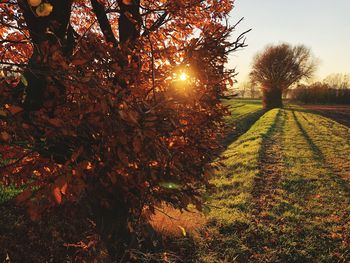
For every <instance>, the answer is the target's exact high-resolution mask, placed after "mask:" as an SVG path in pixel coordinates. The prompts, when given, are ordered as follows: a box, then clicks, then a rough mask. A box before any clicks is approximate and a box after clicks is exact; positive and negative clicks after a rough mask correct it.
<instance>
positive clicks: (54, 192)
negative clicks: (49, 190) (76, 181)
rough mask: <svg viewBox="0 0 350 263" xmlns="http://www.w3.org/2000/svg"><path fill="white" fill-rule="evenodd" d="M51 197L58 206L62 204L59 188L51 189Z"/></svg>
mask: <svg viewBox="0 0 350 263" xmlns="http://www.w3.org/2000/svg"><path fill="white" fill-rule="evenodd" d="M53 196H54V197H55V200H56V202H57V203H58V204H60V203H62V194H61V189H60V188H59V187H55V188H54V189H53Z"/></svg>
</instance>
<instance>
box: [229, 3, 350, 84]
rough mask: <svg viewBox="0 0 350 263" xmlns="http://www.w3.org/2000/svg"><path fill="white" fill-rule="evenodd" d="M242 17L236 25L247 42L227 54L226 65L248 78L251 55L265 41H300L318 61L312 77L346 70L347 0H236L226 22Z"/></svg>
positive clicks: (349, 65) (349, 45) (349, 51)
mask: <svg viewBox="0 0 350 263" xmlns="http://www.w3.org/2000/svg"><path fill="white" fill-rule="evenodd" d="M241 17H244V21H243V22H242V23H241V24H240V25H239V26H238V27H237V29H236V34H235V35H234V36H237V35H238V34H239V33H240V32H243V31H244V30H246V29H249V28H252V29H253V31H251V32H250V33H248V34H247V41H246V43H247V44H248V45H249V46H248V47H246V48H245V49H244V50H242V51H238V52H236V53H234V54H233V55H231V58H230V63H229V66H230V67H236V69H237V71H238V72H239V73H240V74H239V75H238V76H237V80H238V81H239V82H241V81H244V80H245V79H247V78H248V74H249V71H250V67H251V63H252V59H253V57H254V55H255V54H256V53H257V52H259V51H261V50H263V49H264V47H265V46H266V45H267V44H270V43H272V44H277V43H281V42H288V43H291V44H293V45H295V44H304V45H306V46H307V47H310V48H311V49H312V52H313V54H314V55H315V57H316V58H317V59H318V60H319V61H320V65H319V67H318V71H317V73H316V76H315V77H316V79H323V78H324V77H326V76H327V75H329V74H331V73H350V0H333V1H331V0H236V2H235V8H234V10H233V11H232V13H231V18H230V23H231V24H234V22H236V21H238V20H239V19H240V18H241Z"/></svg>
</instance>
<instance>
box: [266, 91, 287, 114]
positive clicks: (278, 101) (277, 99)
mask: <svg viewBox="0 0 350 263" xmlns="http://www.w3.org/2000/svg"><path fill="white" fill-rule="evenodd" d="M263 107H264V109H267V110H270V109H274V108H282V107H283V102H282V89H279V88H272V89H268V88H264V89H263Z"/></svg>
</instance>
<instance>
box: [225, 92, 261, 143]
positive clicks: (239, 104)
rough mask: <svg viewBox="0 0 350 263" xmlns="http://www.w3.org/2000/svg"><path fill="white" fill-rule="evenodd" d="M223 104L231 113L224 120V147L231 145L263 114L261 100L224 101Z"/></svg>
mask: <svg viewBox="0 0 350 263" xmlns="http://www.w3.org/2000/svg"><path fill="white" fill-rule="evenodd" d="M223 104H224V105H225V106H227V107H228V109H229V111H230V113H231V115H230V116H227V117H226V119H225V122H226V137H225V139H224V140H223V144H225V145H228V144H231V143H232V142H233V141H234V140H236V139H237V138H238V137H239V136H240V135H242V134H243V133H245V132H246V131H247V130H248V129H249V128H250V127H251V126H252V125H253V124H254V123H255V122H256V121H257V120H258V119H259V118H260V117H261V116H262V115H263V114H264V110H263V109H262V104H261V100H253V99H232V100H224V101H223Z"/></svg>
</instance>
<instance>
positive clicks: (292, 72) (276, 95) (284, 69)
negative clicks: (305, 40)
mask: <svg viewBox="0 0 350 263" xmlns="http://www.w3.org/2000/svg"><path fill="white" fill-rule="evenodd" d="M315 69H316V63H315V60H314V59H313V56H312V54H311V51H310V49H309V48H307V47H305V46H303V45H299V46H294V47H293V46H291V45H289V44H280V45H276V46H273V45H270V46H268V47H267V48H266V49H265V50H264V51H263V52H261V53H259V54H257V55H256V57H255V58H254V62H253V69H252V71H251V73H250V78H251V81H252V82H253V83H257V84H260V86H261V89H262V93H263V105H264V107H265V108H267V109H271V108H276V107H282V106H283V103H282V94H283V93H284V92H285V91H286V90H287V89H288V88H290V87H291V86H292V85H293V84H295V83H297V82H299V81H300V80H302V79H308V78H310V77H311V76H312V75H313V73H314V71H315Z"/></svg>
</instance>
